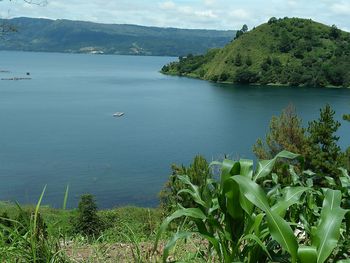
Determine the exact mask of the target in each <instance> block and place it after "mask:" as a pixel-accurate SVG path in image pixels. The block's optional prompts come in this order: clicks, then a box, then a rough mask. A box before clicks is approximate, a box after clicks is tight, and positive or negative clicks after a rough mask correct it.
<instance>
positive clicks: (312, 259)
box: [298, 246, 317, 263]
mask: <svg viewBox="0 0 350 263" xmlns="http://www.w3.org/2000/svg"><path fill="white" fill-rule="evenodd" d="M298 259H299V261H300V263H316V262H317V248H316V247H314V246H300V247H299V249H298Z"/></svg>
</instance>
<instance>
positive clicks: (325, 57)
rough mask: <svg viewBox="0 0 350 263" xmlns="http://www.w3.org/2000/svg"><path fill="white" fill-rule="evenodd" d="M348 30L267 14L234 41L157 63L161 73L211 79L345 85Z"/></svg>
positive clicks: (348, 82) (349, 63)
mask: <svg viewBox="0 0 350 263" xmlns="http://www.w3.org/2000/svg"><path fill="white" fill-rule="evenodd" d="M349 69H350V33H347V32H344V31H341V30H339V29H338V28H337V27H336V26H334V25H333V26H332V27H329V26H326V25H323V24H320V23H317V22H314V21H312V20H308V19H300V18H283V19H276V18H271V19H270V20H269V22H268V23H266V24H262V25H260V26H258V27H257V28H255V29H253V30H251V31H249V32H247V28H246V27H243V28H242V30H240V31H238V33H237V35H236V39H235V41H233V42H231V43H230V44H228V45H227V46H225V47H224V48H222V49H219V50H215V51H209V52H208V53H207V54H205V55H201V56H195V57H193V56H189V57H188V58H182V59H180V60H179V62H173V63H170V64H169V65H166V66H165V67H163V69H162V72H163V73H165V74H172V75H180V76H190V77H195V78H201V79H205V80H210V81H214V82H230V83H232V82H234V83H247V84H249V83H254V84H278V85H290V86H299V85H305V86H337V87H349V86H350V70H349Z"/></svg>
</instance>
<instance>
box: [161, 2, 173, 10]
mask: <svg viewBox="0 0 350 263" xmlns="http://www.w3.org/2000/svg"><path fill="white" fill-rule="evenodd" d="M159 6H160V8H161V9H165V10H171V9H175V8H176V5H175V3H174V2H173V1H166V2H162V3H160V4H159Z"/></svg>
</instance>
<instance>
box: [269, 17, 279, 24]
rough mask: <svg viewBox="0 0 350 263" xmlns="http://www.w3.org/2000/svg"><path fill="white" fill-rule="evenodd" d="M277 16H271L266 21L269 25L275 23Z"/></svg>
mask: <svg viewBox="0 0 350 263" xmlns="http://www.w3.org/2000/svg"><path fill="white" fill-rule="evenodd" d="M277 21H278V20H277V18H276V17H271V18H270V19H269V21H268V22H267V23H268V24H269V25H271V24H275V23H277Z"/></svg>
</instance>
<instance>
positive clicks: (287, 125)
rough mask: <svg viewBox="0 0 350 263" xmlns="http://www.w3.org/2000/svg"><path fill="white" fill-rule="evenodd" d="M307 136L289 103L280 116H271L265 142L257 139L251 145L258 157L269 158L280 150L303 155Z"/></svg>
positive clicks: (305, 149)
mask: <svg viewBox="0 0 350 263" xmlns="http://www.w3.org/2000/svg"><path fill="white" fill-rule="evenodd" d="M307 148H308V145H307V138H306V136H305V130H304V128H303V127H302V125H301V119H300V118H298V116H297V114H296V110H295V107H294V106H293V105H291V104H290V105H289V106H288V107H287V108H286V109H284V110H283V111H282V114H281V115H280V116H273V117H272V119H271V122H270V129H269V133H268V134H267V135H266V141H265V143H264V142H263V141H262V140H261V139H258V141H257V142H256V144H255V145H254V146H253V152H254V153H255V155H256V156H257V158H258V159H260V160H262V159H265V160H266V159H271V158H273V157H274V156H275V155H276V154H277V153H279V152H280V151H282V150H288V151H290V152H294V153H299V154H301V155H305V153H306V152H308V150H307Z"/></svg>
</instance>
